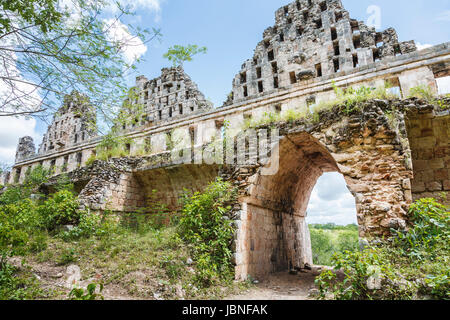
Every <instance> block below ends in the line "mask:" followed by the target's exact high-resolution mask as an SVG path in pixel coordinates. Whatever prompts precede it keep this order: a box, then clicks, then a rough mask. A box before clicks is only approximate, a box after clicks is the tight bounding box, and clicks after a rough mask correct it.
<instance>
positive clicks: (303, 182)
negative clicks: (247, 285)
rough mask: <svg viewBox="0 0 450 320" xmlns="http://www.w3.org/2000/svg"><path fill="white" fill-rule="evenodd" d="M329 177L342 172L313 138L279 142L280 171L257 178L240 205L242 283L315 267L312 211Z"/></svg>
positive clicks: (305, 135) (303, 136) (238, 270)
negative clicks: (317, 190)
mask: <svg viewBox="0 0 450 320" xmlns="http://www.w3.org/2000/svg"><path fill="white" fill-rule="evenodd" d="M329 172H339V168H338V165H337V163H336V161H335V160H334V158H333V156H332V155H331V153H330V152H329V151H328V150H327V148H325V147H324V146H323V145H322V144H321V143H320V142H319V141H318V140H317V139H315V138H314V137H312V136H311V135H310V134H308V133H305V132H302V133H297V134H293V135H289V136H286V137H284V138H283V139H282V140H281V141H280V142H279V170H278V171H277V172H276V173H275V174H274V175H269V176H263V175H257V176H256V177H255V178H254V181H253V186H252V188H251V191H250V192H249V195H248V196H247V197H245V198H244V199H241V202H242V205H243V216H242V217H241V224H242V225H241V226H240V232H239V236H238V239H237V250H236V252H237V259H236V260H237V261H236V265H237V266H236V277H237V278H241V279H243V278H246V277H248V275H250V276H252V277H257V278H263V277H265V276H267V275H269V274H272V273H277V272H283V271H289V270H293V269H297V270H300V269H303V268H305V266H307V265H309V266H311V265H313V255H312V251H311V238H310V231H309V228H308V224H307V219H306V218H307V208H308V203H309V201H310V197H311V194H312V192H313V189H314V186H315V185H316V183H317V181H318V179H319V178H320V177H321V176H322V175H323V174H324V173H329Z"/></svg>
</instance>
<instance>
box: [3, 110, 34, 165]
mask: <svg viewBox="0 0 450 320" xmlns="http://www.w3.org/2000/svg"><path fill="white" fill-rule="evenodd" d="M24 136H30V137H32V138H33V139H34V143H35V146H36V148H37V147H38V144H39V143H40V141H41V139H42V137H41V136H40V135H39V134H38V133H37V132H36V120H35V119H25V118H24V117H21V118H16V117H0V163H8V164H13V163H14V160H15V156H16V148H17V144H18V143H19V138H21V137H24Z"/></svg>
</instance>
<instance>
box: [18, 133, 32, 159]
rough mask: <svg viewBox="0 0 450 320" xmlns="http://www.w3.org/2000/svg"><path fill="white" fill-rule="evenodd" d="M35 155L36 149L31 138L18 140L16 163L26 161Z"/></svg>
mask: <svg viewBox="0 0 450 320" xmlns="http://www.w3.org/2000/svg"><path fill="white" fill-rule="evenodd" d="M35 153H36V147H35V146H34V141H33V138H32V137H23V138H20V140H19V144H18V145H17V152H16V162H19V161H22V160H25V159H28V158H30V157H32V156H34V155H35Z"/></svg>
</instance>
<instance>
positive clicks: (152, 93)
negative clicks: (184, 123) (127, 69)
mask: <svg viewBox="0 0 450 320" xmlns="http://www.w3.org/2000/svg"><path fill="white" fill-rule="evenodd" d="M136 88H137V94H138V101H137V103H139V104H141V105H143V106H144V114H143V115H140V118H138V119H135V121H134V123H132V124H131V126H129V125H126V126H125V127H124V128H123V129H124V130H130V129H133V128H135V127H141V126H146V127H151V126H155V125H157V124H160V123H162V122H168V121H172V120H174V119H179V118H183V117H186V116H189V115H192V114H198V113H201V112H204V111H208V110H211V109H212V103H211V102H209V101H207V100H206V99H205V96H204V95H203V93H201V92H200V91H199V90H198V87H197V85H196V84H195V82H193V81H192V80H191V78H190V77H189V76H188V75H187V74H186V73H185V72H184V70H183V67H181V66H179V67H173V68H164V69H162V70H161V76H160V77H158V78H155V79H152V80H148V79H147V78H146V77H144V76H139V77H137V78H136Z"/></svg>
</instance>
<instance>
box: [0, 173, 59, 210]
mask: <svg viewBox="0 0 450 320" xmlns="http://www.w3.org/2000/svg"><path fill="white" fill-rule="evenodd" d="M49 176H50V170H49V169H45V168H44V167H42V166H41V165H38V166H36V167H35V168H33V169H32V170H31V171H28V172H27V173H26V175H25V179H24V182H23V183H22V184H21V185H20V186H8V188H7V189H6V190H5V191H4V192H3V193H2V194H1V195H0V205H2V204H12V203H16V202H18V201H21V200H23V199H27V198H30V197H31V195H32V194H33V193H34V194H38V193H39V187H40V186H41V185H42V184H43V183H45V182H47V181H48V178H49Z"/></svg>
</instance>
